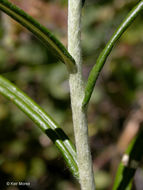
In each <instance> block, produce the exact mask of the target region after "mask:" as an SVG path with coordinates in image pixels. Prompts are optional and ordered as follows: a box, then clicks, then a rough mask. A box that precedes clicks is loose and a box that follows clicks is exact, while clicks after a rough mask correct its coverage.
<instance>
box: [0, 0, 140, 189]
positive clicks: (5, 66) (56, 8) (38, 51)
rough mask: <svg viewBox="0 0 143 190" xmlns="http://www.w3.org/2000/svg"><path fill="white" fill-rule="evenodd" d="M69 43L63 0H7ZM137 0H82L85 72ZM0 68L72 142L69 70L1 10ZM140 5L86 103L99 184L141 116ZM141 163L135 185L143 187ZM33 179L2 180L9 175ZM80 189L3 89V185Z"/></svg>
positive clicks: (106, 183)
mask: <svg viewBox="0 0 143 190" xmlns="http://www.w3.org/2000/svg"><path fill="white" fill-rule="evenodd" d="M11 2H14V3H15V4H17V5H18V6H19V7H21V8H22V9H24V10H25V11H26V12H28V13H29V14H30V15H32V16H33V17H34V18H36V19H37V20H38V21H39V22H41V23H42V24H44V25H45V26H46V27H48V28H49V29H50V30H51V31H52V32H53V33H54V34H55V35H56V36H57V37H58V38H59V39H60V40H61V41H62V42H63V43H64V44H65V46H67V0H51V1H50V0H47V1H46V0H29V1H24V0H11ZM137 2H138V1H135V0H126V1H124V0H87V1H86V3H85V7H84V8H83V12H82V16H83V17H82V47H83V62H84V65H83V75H84V78H85V81H86V80H87V77H88V73H89V71H90V69H91V68H92V66H93V65H94V64H95V63H96V59H97V57H98V55H99V53H100V52H101V50H102V49H103V48H104V46H105V44H106V43H107V41H108V40H109V39H110V37H111V35H112V34H113V32H114V31H115V29H116V27H117V26H118V25H119V24H120V23H121V21H122V20H123V18H124V17H125V15H127V13H128V12H129V11H130V10H131V8H132V7H133V6H134V5H135V4H136V3H137ZM0 73H1V74H2V75H3V76H5V77H6V78H8V79H9V80H10V81H12V82H14V83H15V84H16V85H17V86H18V87H20V89H22V90H23V91H24V92H26V93H27V94H28V95H29V96H30V97H32V98H33V99H34V100H35V101H36V102H37V103H39V104H40V105H41V106H42V107H43V108H44V109H45V110H46V111H47V112H48V113H49V114H50V115H51V116H52V117H53V118H54V119H55V120H56V121H57V122H58V123H59V124H60V126H61V128H62V129H63V130H64V131H65V132H66V134H67V135H69V137H70V139H71V140H72V141H73V142H74V136H73V127H72V114H71V109H70V98H69V85H68V73H67V70H66V68H65V65H63V64H62V63H60V62H58V60H57V59H55V57H54V55H53V54H52V53H51V52H50V51H49V50H47V49H46V48H45V47H44V46H43V45H42V44H41V43H40V42H39V41H38V40H37V39H36V38H35V37H34V36H33V35H32V34H31V33H30V32H28V31H27V30H26V29H24V28H23V27H21V26H20V25H19V24H17V23H16V22H14V21H13V20H12V19H10V18H9V17H8V16H6V15H5V14H4V13H2V12H0ZM142 114H143V13H142V14H141V15H140V16H139V17H138V18H137V19H136V20H135V22H134V23H133V24H132V26H131V27H129V29H128V30H127V32H126V33H125V34H124V35H123V36H122V38H121V39H120V41H119V42H118V43H117V45H116V47H115V48H114V49H113V51H112V53H111V55H110V56H109V58H108V60H107V63H106V65H105V67H104V69H103V71H102V73H101V75H100V77H99V79H98V82H97V85H96V87H95V90H94V94H93V95H92V98H91V102H90V106H89V109H88V121H89V135H90V139H89V140H90V145H91V151H92V156H93V163H94V172H95V180H96V184H97V190H106V189H112V188H111V187H112V183H113V180H114V176H115V172H116V169H117V166H118V163H119V161H120V158H121V154H122V152H123V151H124V150H125V148H126V147H127V145H128V143H129V141H130V140H131V138H132V136H134V135H135V134H136V132H137V131H138V129H139V126H140V123H141V122H142V121H143V119H142V117H141V116H142ZM142 179H143V170H142V164H141V165H140V167H139V169H138V170H137V172H136V175H135V179H134V186H133V189H137V190H142V189H143V180H142ZM11 181H23V182H30V184H31V185H30V186H24V187H23V186H7V185H6V182H11ZM22 189H26V190H79V185H78V183H77V182H76V180H75V179H74V178H73V177H72V175H71V174H70V172H69V170H68V168H67V166H66V165H65V163H64V161H63V159H62V157H61V155H60V153H59V151H58V150H57V149H56V147H55V146H54V145H53V144H52V142H51V141H50V140H49V139H48V137H47V136H46V135H44V134H43V133H42V132H41V131H40V130H39V129H38V128H37V127H36V126H35V125H34V124H33V123H32V122H31V121H30V120H29V119H28V118H27V116H25V115H24V114H23V113H22V112H21V111H20V110H19V109H18V108H17V107H16V106H15V105H13V104H12V103H11V102H9V101H7V100H6V99H5V98H4V97H2V96H1V95H0V190H22Z"/></svg>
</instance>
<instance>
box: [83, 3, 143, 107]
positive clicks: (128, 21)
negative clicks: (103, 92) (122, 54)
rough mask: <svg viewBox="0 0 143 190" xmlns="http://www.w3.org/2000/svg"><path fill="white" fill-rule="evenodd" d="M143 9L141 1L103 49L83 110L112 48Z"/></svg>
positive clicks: (91, 77)
mask: <svg viewBox="0 0 143 190" xmlns="http://www.w3.org/2000/svg"><path fill="white" fill-rule="evenodd" d="M142 9H143V0H142V1H140V2H139V3H138V4H137V5H136V6H135V7H134V8H133V9H132V10H131V11H130V13H129V14H128V15H127V17H126V18H125V19H124V20H123V22H122V23H121V24H120V26H119V27H118V28H117V30H116V31H115V32H114V34H113V35H112V37H111V39H110V40H109V42H108V43H107V45H106V46H105V48H104V49H103V51H102V52H101V53H100V55H99V57H98V59H97V62H96V64H95V65H94V66H93V68H92V70H91V71H90V74H89V77H88V81H87V84H86V87H85V96H84V100H83V103H82V105H83V108H85V107H86V106H87V105H88V103H89V100H90V98H91V95H92V92H93V90H94V86H95V84H96V81H97V79H98V76H99V74H100V72H101V70H102V68H103V66H104V64H105V62H106V60H107V58H108V56H109V54H110V53H111V51H112V48H113V47H114V45H115V43H116V42H117V40H118V39H119V38H120V37H121V36H122V34H123V33H124V32H125V31H126V29H127V28H128V27H129V26H130V25H131V24H132V22H133V21H134V19H135V18H136V17H137V16H138V14H139V13H140V12H141V10H142Z"/></svg>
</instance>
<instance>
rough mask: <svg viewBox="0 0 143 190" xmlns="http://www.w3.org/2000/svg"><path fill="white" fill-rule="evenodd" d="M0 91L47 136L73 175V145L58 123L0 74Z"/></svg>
mask: <svg viewBox="0 0 143 190" xmlns="http://www.w3.org/2000/svg"><path fill="white" fill-rule="evenodd" d="M0 93H1V94H2V95H3V96H5V97H6V98H8V99H9V100H10V101H12V102H13V103H14V104H15V105H17V107H19V108H20V109H21V110H22V111H23V112H24V113H25V114H26V115H27V116H28V117H29V118H30V119H31V120H32V121H33V122H34V123H35V124H36V125H37V126H38V127H39V128H40V129H41V130H42V131H43V132H44V133H45V134H47V136H48V137H49V138H50V139H51V140H52V141H53V143H54V144H55V145H56V146H57V148H58V149H59V150H60V152H61V153H62V155H63V157H64V159H65V161H66V163H67V165H68V166H69V168H70V170H71V172H72V173H73V175H74V176H75V177H78V166H77V160H76V151H75V147H74V146H73V144H72V143H71V141H70V140H69V138H68V137H67V135H66V134H65V133H64V132H63V130H62V129H61V128H60V127H59V126H58V124H57V123H56V122H55V121H54V120H53V119H52V118H51V117H50V116H49V115H48V114H47V113H46V112H45V111H44V110H43V109H42V108H41V107H40V106H38V105H37V104H36V103H35V102H34V101H33V100H32V99H31V98H30V97H28V96H27V95H26V94H25V93H23V92H22V91H21V90H20V89H19V88H17V87H16V86H15V85H14V84H12V83H11V82H10V81H8V80H7V79H6V78H4V77H3V76H1V75H0Z"/></svg>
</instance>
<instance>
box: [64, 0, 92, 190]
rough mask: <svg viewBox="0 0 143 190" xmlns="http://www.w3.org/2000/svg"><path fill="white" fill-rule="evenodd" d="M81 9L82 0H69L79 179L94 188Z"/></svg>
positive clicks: (84, 189)
mask: <svg viewBox="0 0 143 190" xmlns="http://www.w3.org/2000/svg"><path fill="white" fill-rule="evenodd" d="M81 9H82V0H69V6H68V50H69V52H70V53H71V55H72V56H73V57H74V59H75V61H76V64H77V70H78V71H77V73H73V74H70V77H69V84H70V91H71V105H72V114H73V124H74V133H75V141H76V149H77V160H78V167H79V181H80V184H81V189H82V190H94V189H95V184H94V176H93V169H92V160H91V153H90V148H89V143H88V126H87V118H86V111H85V110H84V111H83V109H82V101H83V98H84V85H83V79H82V58H81V40H80V25H81Z"/></svg>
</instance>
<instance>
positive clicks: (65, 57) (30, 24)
mask: <svg viewBox="0 0 143 190" xmlns="http://www.w3.org/2000/svg"><path fill="white" fill-rule="evenodd" d="M0 10H2V11H3V12H5V13H6V14H8V15H9V16H11V17H12V18H13V19H14V20H16V21H17V22H19V23H20V24H21V25H23V26H24V27H26V28H27V29H28V30H30V31H31V32H32V33H33V34H34V35H35V36H36V37H37V38H38V39H40V40H41V41H42V42H43V43H44V44H45V45H46V46H48V47H50V49H51V50H52V51H53V52H54V54H55V55H56V56H58V57H59V59H60V60H61V61H62V62H64V63H65V64H66V65H67V67H68V70H69V72H76V65H75V61H74V59H73V58H72V56H71V55H70V54H69V52H68V51H67V49H66V48H65V47H64V45H63V44H62V43H61V42H60V41H59V40H58V39H57V38H56V37H55V36H54V35H53V34H52V33H51V32H50V31H49V30H48V29H47V28H46V27H44V26H42V25H41V24H39V23H38V22H37V21H36V20H34V19H33V18H32V17H31V16H30V15H28V14H27V13H25V12H24V11H23V10H21V9H20V8H18V7H17V6H15V5H14V4H12V3H10V2H9V1H8V0H0Z"/></svg>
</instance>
